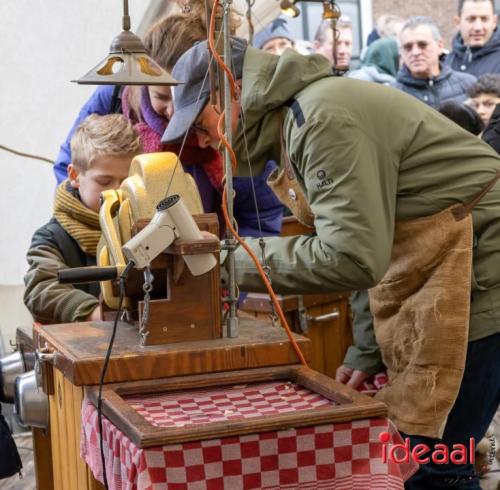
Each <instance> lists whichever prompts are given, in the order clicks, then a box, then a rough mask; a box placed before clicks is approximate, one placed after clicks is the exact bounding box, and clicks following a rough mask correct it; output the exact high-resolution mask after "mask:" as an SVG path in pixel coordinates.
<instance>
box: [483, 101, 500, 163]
mask: <svg viewBox="0 0 500 490" xmlns="http://www.w3.org/2000/svg"><path fill="white" fill-rule="evenodd" d="M481 137H482V138H483V141H485V142H486V143H488V144H489V145H490V146H491V147H492V148H493V149H494V150H495V151H496V152H497V153H498V154H500V104H498V105H497V106H496V108H495V110H494V111H493V114H492V115H491V118H490V122H489V123H488V126H486V129H485V130H484V131H483V134H482V136H481Z"/></svg>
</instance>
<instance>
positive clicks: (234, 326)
mask: <svg viewBox="0 0 500 490" xmlns="http://www.w3.org/2000/svg"><path fill="white" fill-rule="evenodd" d="M231 3H232V0H224V1H223V2H222V4H223V8H224V20H223V29H224V63H226V65H227V66H228V67H229V68H230V69H231V60H232V57H231V36H230V26H229V18H230V9H229V7H230V5H231ZM232 112H233V111H232V100H231V88H230V84H229V77H228V76H227V73H226V72H224V115H225V118H224V125H225V132H226V139H227V141H228V142H229V144H230V145H231V144H232V127H231V120H232ZM224 166H225V173H226V183H225V185H226V196H227V212H228V215H229V219H230V221H231V223H232V222H233V216H234V212H233V167H232V162H231V155H230V153H229V150H228V149H227V148H225V149H224ZM227 240H228V241H229V250H228V257H227V259H226V260H228V273H229V298H230V302H229V315H228V317H227V322H226V335H227V337H230V338H231V337H237V336H238V318H237V315H236V301H237V298H236V280H235V265H236V264H235V259H234V249H235V246H236V240H235V238H234V237H233V236H232V234H231V233H230V232H229V230H228V232H227Z"/></svg>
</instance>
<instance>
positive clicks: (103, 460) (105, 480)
mask: <svg viewBox="0 0 500 490" xmlns="http://www.w3.org/2000/svg"><path fill="white" fill-rule="evenodd" d="M133 266H134V263H133V262H132V261H130V262H129V263H128V264H127V266H126V267H125V269H124V271H123V272H122V274H121V276H120V299H119V301H118V311H117V312H116V316H115V320H114V322H113V330H112V332H111V338H110V339H109V344H108V349H107V351H106V356H105V358H104V364H103V365H102V370H101V376H100V379H99V394H98V396H97V423H98V426H99V448H100V451H101V464H102V479H103V484H104V488H105V489H106V490H109V487H108V478H107V474H106V458H105V455H104V443H103V430H102V387H103V385H104V377H105V376H106V371H107V369H108V364H109V359H110V357H111V350H112V349H113V344H114V342H115V336H116V330H117V327H118V320H119V318H120V316H121V313H122V306H123V299H124V297H125V281H126V280H127V276H128V273H129V272H130V269H132V267H133Z"/></svg>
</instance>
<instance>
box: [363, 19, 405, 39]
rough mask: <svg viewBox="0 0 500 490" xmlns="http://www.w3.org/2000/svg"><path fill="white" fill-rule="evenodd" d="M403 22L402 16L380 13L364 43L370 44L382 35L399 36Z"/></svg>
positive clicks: (382, 36)
mask: <svg viewBox="0 0 500 490" xmlns="http://www.w3.org/2000/svg"><path fill="white" fill-rule="evenodd" d="M404 23H405V21H404V19H403V18H402V17H399V16H398V15H391V14H386V15H381V16H380V17H379V18H378V19H377V23H376V26H375V27H374V28H373V30H372V31H371V32H370V34H368V38H367V39H366V45H367V46H370V45H371V44H372V43H373V42H375V41H377V40H378V39H381V38H384V37H397V36H399V33H400V32H401V28H402V27H403V24H404Z"/></svg>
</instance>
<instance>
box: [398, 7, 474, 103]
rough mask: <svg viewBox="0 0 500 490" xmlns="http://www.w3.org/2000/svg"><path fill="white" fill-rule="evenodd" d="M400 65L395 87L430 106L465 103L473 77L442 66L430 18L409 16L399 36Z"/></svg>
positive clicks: (438, 40) (438, 36) (440, 44)
mask: <svg viewBox="0 0 500 490" xmlns="http://www.w3.org/2000/svg"><path fill="white" fill-rule="evenodd" d="M399 39H400V45H401V48H400V49H401V60H402V67H401V70H400V71H399V73H398V75H397V77H396V82H395V83H394V85H393V86H394V87H395V88H397V89H399V90H402V91H403V92H406V93H408V94H410V95H413V96H414V97H416V98H417V99H419V100H421V101H422V102H424V103H425V104H427V105H430V106H431V107H434V108H437V107H439V105H440V104H442V103H443V102H446V101H448V100H455V101H458V102H464V101H465V99H466V98H467V90H468V89H469V88H470V87H471V86H472V85H473V84H474V82H475V81H476V78H475V77H474V76H472V75H469V74H468V73H460V72H457V71H453V70H452V69H451V68H450V67H449V66H447V65H443V63H441V61H440V55H441V53H442V51H443V40H442V38H441V33H440V32H439V29H438V27H437V26H436V24H435V23H434V22H433V20H432V19H430V18H429V17H421V16H417V17H411V18H410V19H408V20H407V21H406V23H405V25H404V26H403V29H402V31H401V34H400V36H399Z"/></svg>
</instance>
